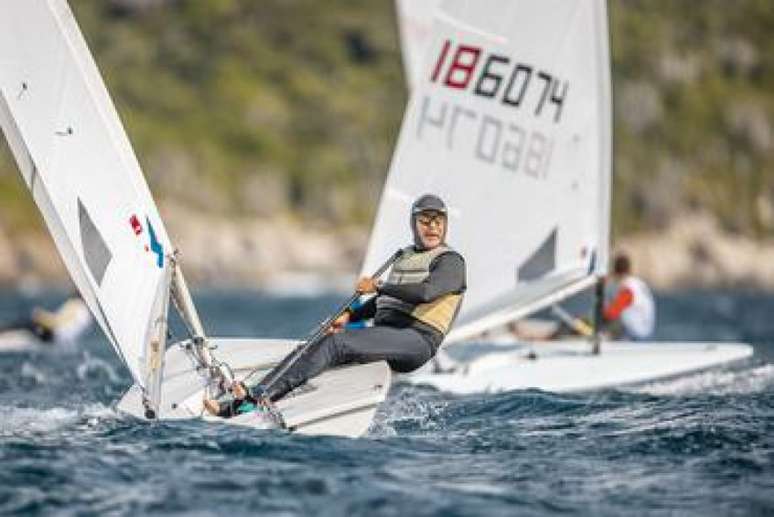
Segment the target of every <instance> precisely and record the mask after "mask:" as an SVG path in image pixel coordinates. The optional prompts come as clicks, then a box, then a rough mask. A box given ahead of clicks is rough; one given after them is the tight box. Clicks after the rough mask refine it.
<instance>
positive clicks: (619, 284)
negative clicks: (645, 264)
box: [604, 253, 656, 341]
mask: <svg viewBox="0 0 774 517" xmlns="http://www.w3.org/2000/svg"><path fill="white" fill-rule="evenodd" d="M631 269H632V267H631V260H630V259H629V256H628V255H626V254H625V253H619V254H618V255H616V257H615V261H614V263H613V275H612V280H613V284H614V286H615V288H616V291H615V295H614V297H613V299H612V300H611V301H610V302H609V303H608V304H607V305H606V306H605V312H604V318H605V322H606V324H607V326H608V330H609V332H610V333H611V334H612V337H613V338H624V339H632V340H635V341H637V340H643V339H648V338H650V337H651V336H652V335H653V331H654V329H655V327H656V304H655V302H654V300H653V295H652V294H651V292H650V289H649V288H648V286H647V284H645V282H644V281H642V280H641V279H639V278H637V277H636V276H634V275H632V273H631Z"/></svg>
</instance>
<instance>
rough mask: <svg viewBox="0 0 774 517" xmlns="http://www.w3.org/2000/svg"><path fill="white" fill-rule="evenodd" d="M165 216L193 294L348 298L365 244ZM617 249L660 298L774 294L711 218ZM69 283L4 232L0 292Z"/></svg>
mask: <svg viewBox="0 0 774 517" xmlns="http://www.w3.org/2000/svg"><path fill="white" fill-rule="evenodd" d="M162 212H163V216H164V219H165V221H166V222H167V224H168V228H167V229H168V231H169V233H170V235H171V236H172V238H173V240H174V242H175V243H176V244H177V246H178V247H179V249H180V250H182V251H183V255H182V259H181V260H182V262H183V264H184V268H185V271H186V275H187V276H188V277H189V282H191V283H192V284H193V285H195V286H196V287H239V288H247V289H269V290H272V291H276V292H285V293H304V292H310V291H311V292H315V291H316V292H319V291H322V290H333V289H336V290H341V289H344V290H346V289H348V286H349V285H350V283H351V281H352V279H353V277H354V275H355V274H356V273H357V271H358V270H359V268H360V261H361V260H362V256H363V252H364V250H365V247H366V246H367V243H368V230H367V228H362V227H354V226H352V227H343V228H342V227H338V228H330V227H324V226H322V225H308V224H302V223H301V222H299V221H296V220H293V219H292V218H290V217H280V218H273V219H264V218H249V219H247V218H246V219H235V218H227V217H224V216H213V215H209V214H208V215H206V216H205V215H202V214H200V213H197V212H192V211H190V210H188V209H185V208H182V207H180V206H171V205H169V204H167V205H165V206H164V207H163V209H162ZM615 249H622V250H626V251H627V252H629V253H630V255H631V256H632V257H633V259H634V266H635V269H636V272H637V274H639V275H640V276H642V277H643V278H645V279H646V280H648V281H649V282H650V283H651V284H652V285H653V286H654V287H655V288H656V289H659V290H666V291H668V290H673V289H684V288H751V289H758V290H774V241H768V242H756V241H754V240H752V239H749V238H745V237H740V236H737V235H734V234H731V233H728V232H725V231H723V230H722V229H721V228H720V226H719V225H718V224H717V222H716V220H715V219H714V218H713V217H712V216H710V215H708V214H704V213H694V214H685V215H683V216H681V217H679V218H676V219H675V220H674V221H673V222H672V224H670V225H669V226H668V227H667V228H666V229H664V230H663V231H659V232H648V233H642V234H638V235H631V236H627V237H626V238H621V239H619V240H618V241H617V243H616V246H615ZM67 279H68V277H67V274H66V272H65V269H64V266H63V265H62V262H61V260H60V259H59V256H58V254H57V253H56V250H55V249H54V245H53V242H52V240H51V238H50V237H49V235H48V234H47V233H46V232H39V233H35V234H27V235H24V236H22V237H16V238H13V239H12V238H10V237H9V236H8V234H7V233H6V232H4V231H3V230H2V228H0V285H3V286H6V287H14V286H20V285H44V284H63V285H64V284H66V283H67V281H68V280H67Z"/></svg>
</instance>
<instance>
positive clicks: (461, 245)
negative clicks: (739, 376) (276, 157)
mask: <svg viewBox="0 0 774 517" xmlns="http://www.w3.org/2000/svg"><path fill="white" fill-rule="evenodd" d="M404 3H405V4H406V5H407V6H409V5H410V6H411V7H404V5H403V4H404ZM398 7H399V13H400V14H401V21H402V22H403V24H404V25H406V26H407V27H410V26H412V25H413V26H419V25H422V24H424V25H425V26H426V25H427V23H426V22H420V23H418V22H416V21H415V19H412V16H414V17H415V18H418V19H419V18H421V17H422V16H428V15H429V14H430V13H432V12H434V16H435V21H434V25H432V30H431V31H430V34H429V35H428V34H427V33H426V31H425V32H423V31H415V32H414V33H412V32H411V31H406V30H403V31H402V36H404V41H403V42H402V43H403V46H404V47H403V48H404V62H405V63H406V65H407V68H409V72H410V75H411V72H415V74H414V75H413V77H415V78H416V79H415V80H412V81H411V85H412V97H411V102H410V104H409V107H408V110H407V112H406V115H405V118H404V121H403V126H402V129H401V134H400V139H399V142H398V146H397V149H396V151H395V154H394V157H393V162H392V165H391V168H390V174H389V178H388V179H387V182H386V185H385V187H384V191H383V193H382V199H381V203H380V206H379V212H378V214H377V219H376V222H375V225H374V230H373V233H372V236H371V242H370V245H369V250H368V254H367V258H366V261H365V264H364V268H363V270H364V271H368V270H369V269H370V268H372V267H373V265H374V264H375V263H376V262H377V261H378V260H379V258H380V257H382V256H385V255H386V254H387V253H388V252H389V250H391V249H393V248H394V247H395V246H396V245H398V244H399V243H398V241H397V240H396V239H398V238H399V236H400V235H402V234H403V233H404V231H405V225H406V218H405V213H406V212H407V208H408V206H409V205H410V203H411V201H412V200H413V199H415V198H416V197H418V196H419V195H421V194H424V193H426V192H431V193H435V194H439V195H440V196H441V197H442V198H444V200H446V202H447V204H448V205H449V206H450V222H449V239H448V240H449V243H450V244H451V245H452V246H454V247H455V248H457V249H459V250H460V252H461V253H462V254H463V255H464V256H465V258H466V262H467V267H468V286H469V289H468V292H467V295H466V299H465V302H464V306H463V308H462V311H461V312H460V316H459V319H458V322H457V324H456V327H455V329H454V330H453V332H452V333H451V334H450V335H449V337H448V339H447V342H454V341H460V340H463V339H467V338H471V337H473V336H476V335H479V334H480V333H482V332H484V331H488V330H490V329H493V328H495V327H497V326H500V325H502V324H504V323H508V322H510V321H514V320H516V319H519V318H522V317H525V316H527V315H529V314H531V313H533V312H535V311H537V310H539V309H541V308H544V307H547V306H549V305H552V304H555V303H557V302H559V301H561V300H563V299H565V298H567V297H569V296H571V295H572V294H575V293H577V292H578V291H580V290H582V289H585V288H588V287H590V286H591V285H593V284H595V283H596V282H597V280H598V279H599V278H601V277H603V276H604V275H605V274H606V273H607V267H608V247H609V244H608V241H609V220H610V188H611V141H612V136H611V94H610V63H609V60H610V57H609V49H608V28H607V12H606V4H605V1H604V0H574V1H571V0H487V1H486V2H480V1H473V0H445V1H443V2H441V4H440V6H438V7H437V8H435V9H434V10H433V9H430V3H425V4H422V7H421V8H420V7H419V3H411V2H410V0H406V1H405V2H403V1H401V0H398ZM412 9H413V10H412ZM423 9H424V10H423ZM417 33H421V34H422V38H417V37H416V34H417ZM423 45H424V46H425V47H426V48H425V55H424V57H423V59H421V60H418V59H417V58H416V52H417V49H418V48H420V47H422V46H423ZM411 63H413V65H411ZM417 63H421V64H419V65H417ZM628 347H629V345H626V346H624V345H622V346H617V345H606V346H603V347H602V351H603V353H601V354H598V355H592V354H591V350H592V349H591V347H590V346H589V345H588V344H581V343H575V344H573V345H572V346H570V345H545V346H544V345H540V346H534V347H533V346H531V345H523V346H521V347H520V348H519V349H517V350H515V351H513V350H512V351H508V352H499V353H492V354H488V355H486V356H484V357H481V358H479V359H477V360H475V361H473V362H469V363H465V364H462V365H457V368H456V369H455V370H454V371H453V372H451V373H446V374H432V373H430V372H421V373H419V374H416V375H414V376H410V377H409V380H411V381H412V382H417V383H425V384H431V385H433V386H436V387H438V388H440V389H444V390H448V391H452V392H457V393H470V392H475V391H500V390H508V389H518V388H525V387H534V388H543V389H557V390H579V389H580V390H582V389H591V388H597V387H605V386H609V385H618V384H627V383H630V382H639V381H642V380H649V379H653V378H658V377H663V376H670V375H675V374H678V373H685V372H687V371H692V370H695V369H698V368H706V367H710V366H713V365H717V364H724V363H727V362H729V361H732V360H737V359H741V358H744V357H748V356H749V355H750V354H751V353H752V349H751V348H750V347H749V346H746V345H737V344H727V345H722V346H720V347H719V346H715V345H712V344H710V345H705V344H682V345H681V344H671V345H670V346H669V347H666V346H665V345H662V344H651V345H646V346H644V345H642V344H639V348H637V350H636V352H637V353H632V350H630V349H629V348H628ZM681 347H682V348H681ZM592 365H593V367H592ZM561 379H570V380H568V381H567V382H564V383H563V381H562V380H561Z"/></svg>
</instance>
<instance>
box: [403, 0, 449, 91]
mask: <svg viewBox="0 0 774 517" xmlns="http://www.w3.org/2000/svg"><path fill="white" fill-rule="evenodd" d="M439 5H441V0H395V9H396V10H397V14H398V30H399V31H400V50H401V55H402V56H403V68H404V70H405V73H406V82H407V83H408V85H409V89H413V88H414V86H415V85H416V84H417V83H418V82H419V80H420V77H421V75H422V72H421V70H422V66H423V64H424V63H423V62H424V59H425V56H426V54H427V52H426V50H427V47H428V45H429V44H430V38H431V36H432V34H433V32H432V30H433V20H434V19H435V16H434V15H435V11H436V9H438V6H439Z"/></svg>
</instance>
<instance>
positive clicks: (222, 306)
mask: <svg viewBox="0 0 774 517" xmlns="http://www.w3.org/2000/svg"><path fill="white" fill-rule="evenodd" d="M61 297H62V296H61V293H55V292H51V293H43V294H41V295H39V296H36V297H33V298H27V299H20V298H18V297H17V296H15V295H14V293H10V292H5V293H3V292H0V320H8V319H12V318H14V317H16V316H19V315H21V314H23V313H24V312H25V311H26V310H28V308H29V307H30V306H31V305H32V304H34V303H38V302H41V303H44V304H51V303H55V302H56V301H57V300H60V299H61ZM339 298H340V297H339V296H315V297H309V298H277V297H271V296H268V295H261V294H259V293H253V292H236V291H232V292H205V293H200V294H199V296H198V297H197V300H198V302H199V304H200V309H201V311H202V315H203V319H204V320H205V324H206V326H207V327H208V329H210V332H211V334H213V335H234V336H255V335H262V336H277V337H279V336H296V337H298V336H303V335H304V334H305V333H306V332H307V331H308V330H309V329H310V328H312V327H313V326H314V325H315V323H316V322H317V321H319V320H320V319H321V318H322V317H323V316H324V315H325V314H326V312H327V311H329V310H331V309H333V308H334V307H335V306H336V305H337V303H338V302H339V301H340V300H339ZM659 315H660V325H659V331H658V333H659V336H660V337H661V338H665V339H717V340H721V339H722V340H743V341H748V342H751V343H752V344H754V346H755V356H754V358H753V359H751V360H749V361H746V362H744V363H742V364H738V365H735V366H733V367H729V368H723V369H718V370H712V371H707V372H703V373H698V374H695V375H690V376H686V377H682V378H678V379H673V380H668V381H662V382H653V383H650V384H646V385H642V386H637V387H634V388H626V389H621V390H607V391H602V392H593V393H586V394H574V395H558V394H554V393H546V392H540V391H518V392H511V393H504V394H498V395H477V396H469V397H452V396H448V395H445V394H443V393H439V392H436V391H434V390H432V389H428V388H416V387H410V386H395V387H394V388H393V390H392V392H391V394H390V396H389V398H388V400H387V402H386V403H385V404H384V405H383V406H382V408H381V409H380V411H379V413H378V416H377V418H376V420H375V422H374V425H373V428H372V429H371V431H370V433H369V435H368V436H366V437H365V438H362V439H357V440H350V439H340V438H330V437H303V436H295V435H289V434H285V433H283V432H279V431H272V432H256V431H252V430H248V429H235V428H231V427H229V426H217V425H206V424H203V423H195V422H188V423H153V424H149V423H144V422H139V421H136V420H133V419H130V418H126V417H124V416H122V415H120V414H118V413H116V411H115V410H114V409H113V408H112V404H113V403H114V402H115V401H116V400H117V399H118V398H119V397H120V396H121V394H122V393H123V391H124V390H125V389H126V388H127V387H128V385H129V383H130V381H129V376H128V374H127V373H126V371H125V370H124V369H123V368H122V366H121V364H120V363H119V361H118V359H117V358H116V357H115V356H114V355H113V353H112V351H111V350H110V349H109V347H108V345H107V342H106V341H105V340H104V338H102V336H101V335H99V334H98V333H97V332H96V331H95V332H92V333H91V334H90V335H89V336H87V337H86V338H85V339H84V340H83V341H82V342H80V343H78V344H77V346H74V347H71V348H67V349H60V350H48V351H37V352H26V353H13V354H2V355H0V514H3V515H5V514H8V515H14V514H19V515H30V514H46V515H48V514H63V515H90V514H100V515H102V514H105V515H154V514H171V513H181V514H192V515H246V514H257V513H268V514H276V515H350V514H352V515H400V516H408V515H549V514H559V513H561V514H566V513H573V514H585V515H616V514H624V513H626V514H638V515H674V514H680V515H683V514H688V515H766V514H768V515H772V514H774V295H771V294H756V293H740V292H706V291H701V292H681V293H672V294H664V295H661V296H660V297H659Z"/></svg>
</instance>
